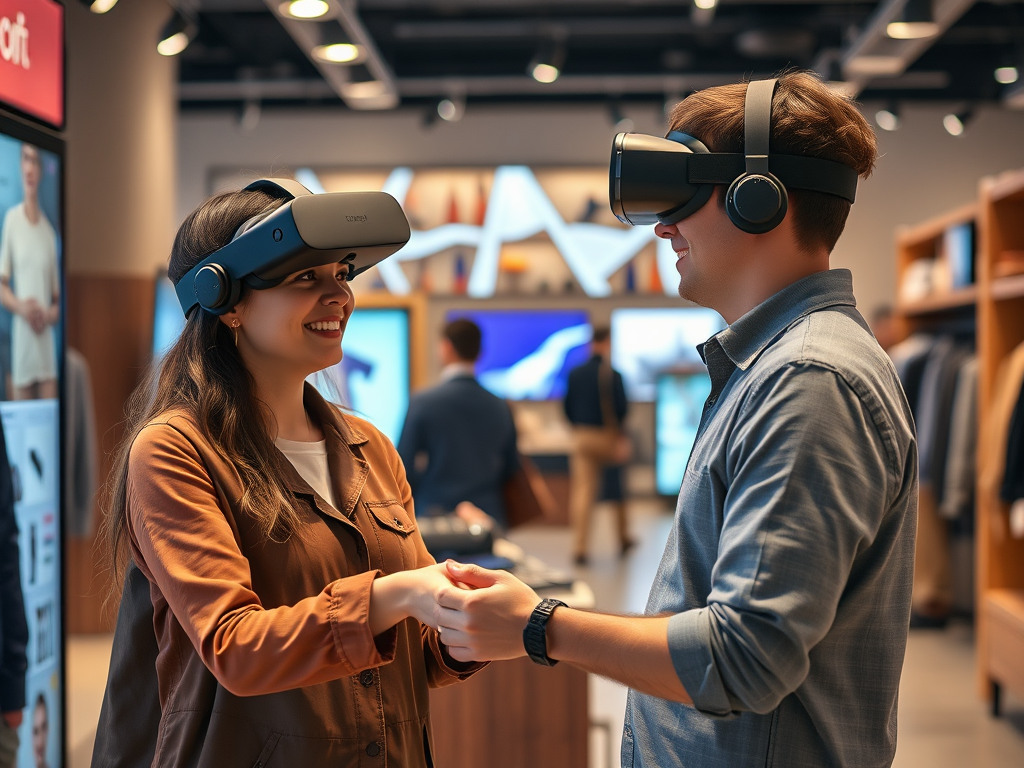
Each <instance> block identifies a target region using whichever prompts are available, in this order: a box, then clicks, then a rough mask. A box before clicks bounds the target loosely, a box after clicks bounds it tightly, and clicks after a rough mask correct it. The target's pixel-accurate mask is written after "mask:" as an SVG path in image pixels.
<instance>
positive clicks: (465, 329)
mask: <svg viewBox="0 0 1024 768" xmlns="http://www.w3.org/2000/svg"><path fill="white" fill-rule="evenodd" d="M444 337H445V338H446V339H448V341H450V342H451V344H452V347H453V348H454V349H455V354H457V355H458V356H459V359H461V360H465V361H466V362H467V363H474V362H476V359H477V358H478V357H480V345H481V342H482V341H483V334H482V333H481V332H480V326H479V325H477V324H476V323H474V322H473V321H472V320H470V319H468V318H465V317H460V318H457V319H455V320H452V321H451V322H450V323H448V325H446V326H445V327H444Z"/></svg>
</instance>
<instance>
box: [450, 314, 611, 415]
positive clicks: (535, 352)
mask: <svg viewBox="0 0 1024 768" xmlns="http://www.w3.org/2000/svg"><path fill="white" fill-rule="evenodd" d="M460 317H464V318H467V319H469V320H472V321H473V322H474V323H476V324H477V325H479V326H480V331H481V333H482V334H483V342H482V346H481V351H480V358H479V359H478V360H477V364H476V372H477V378H478V379H479V381H480V383H481V384H482V385H483V386H484V387H486V388H487V389H488V390H490V391H491V392H493V393H494V394H495V395H497V396H498V397H501V398H504V399H506V400H560V399H562V398H563V397H565V390H566V385H567V383H568V379H569V371H571V370H572V369H573V368H575V367H576V366H578V365H582V364H583V363H585V362H586V361H587V359H588V358H589V356H590V351H589V344H590V337H591V334H592V332H593V330H592V328H591V327H590V320H589V317H588V315H587V313H586V312H583V311H579V310H480V311H462V310H452V311H451V312H449V313H448V317H447V319H448V321H449V322H450V321H452V320H455V319H457V318H460Z"/></svg>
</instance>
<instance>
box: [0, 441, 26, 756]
mask: <svg viewBox="0 0 1024 768" xmlns="http://www.w3.org/2000/svg"><path fill="white" fill-rule="evenodd" d="M27 646H28V623H27V622H26V620H25V598H24V595H23V592H22V589H21V554H20V550H19V548H18V523H17V520H16V519H15V517H14V488H13V483H12V481H11V467H10V465H9V464H8V463H7V443H6V440H5V439H4V431H3V427H2V426H0V768H14V765H15V764H16V762H17V757H18V744H19V738H18V727H19V726H20V725H21V721H22V718H23V710H24V708H25V671H26V670H27V669H28V655H27V654H26V647H27Z"/></svg>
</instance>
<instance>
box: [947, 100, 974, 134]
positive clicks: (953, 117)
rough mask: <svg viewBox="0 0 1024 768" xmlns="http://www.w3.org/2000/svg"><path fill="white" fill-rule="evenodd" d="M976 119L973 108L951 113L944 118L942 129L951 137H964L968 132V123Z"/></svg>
mask: <svg viewBox="0 0 1024 768" xmlns="http://www.w3.org/2000/svg"><path fill="white" fill-rule="evenodd" d="M973 117H974V110H973V109H972V108H971V107H968V108H967V109H963V110H961V111H959V112H955V113H954V112H951V113H949V114H948V115H946V116H945V117H943V118H942V127H943V128H945V129H946V133H948V134H949V135H950V136H962V135H963V133H964V131H966V130H967V123H969V122H970V121H971V119H972V118H973Z"/></svg>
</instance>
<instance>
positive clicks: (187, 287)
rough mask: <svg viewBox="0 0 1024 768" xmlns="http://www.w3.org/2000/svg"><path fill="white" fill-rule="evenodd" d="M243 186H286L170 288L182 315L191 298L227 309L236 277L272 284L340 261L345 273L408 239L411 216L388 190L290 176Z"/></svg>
mask: <svg viewBox="0 0 1024 768" xmlns="http://www.w3.org/2000/svg"><path fill="white" fill-rule="evenodd" d="M246 189H266V190H270V191H272V192H274V193H276V194H280V193H281V192H284V193H285V194H286V195H288V196H289V197H290V199H289V200H288V201H287V202H286V203H285V204H284V205H282V206H281V207H280V208H277V209H276V210H273V211H271V212H270V213H268V214H261V215H260V216H257V217H254V218H252V219H250V220H249V221H247V222H245V223H244V224H242V226H241V227H239V229H238V232H237V233H236V234H235V237H234V239H233V240H232V241H231V242H230V243H228V244H227V245H225V246H224V247H223V248H221V249H220V250H217V251H214V252H213V253H212V254H210V255H209V256H207V257H206V258H205V259H203V260H202V261H201V262H199V263H198V264H197V265H196V266H195V267H193V268H192V269H191V270H189V271H188V272H187V273H186V274H185V275H184V276H183V277H182V278H181V280H179V281H178V284H177V285H176V286H175V287H174V290H175V292H176V293H177V295H178V302H179V303H180V304H181V309H182V311H183V312H184V313H185V315H186V316H188V314H189V312H190V311H191V310H192V309H193V307H195V306H196V305H197V304H198V305H199V306H201V307H202V308H203V309H204V310H206V311H207V312H209V313H211V314H214V315H223V314H225V313H227V312H230V311H231V310H232V309H233V308H234V307H235V305H236V304H237V303H238V301H239V298H240V297H241V294H242V284H243V283H245V284H246V285H248V286H250V287H252V288H256V289H263V288H273V287H274V286H276V285H280V284H281V281H282V280H284V278H285V277H287V276H288V275H290V274H292V273H294V272H298V271H299V270H302V269H309V268H312V267H319V266H321V265H323V264H332V263H335V262H345V263H347V264H348V268H349V273H348V277H349V279H350V280H351V279H352V278H353V277H355V276H356V275H358V274H360V273H361V272H365V271H366V270H367V269H369V268H370V267H372V266H373V265H374V264H376V263H377V262H379V261H382V260H384V259H386V258H387V257H388V256H390V255H391V254H393V253H394V252H395V251H397V250H398V249H400V248H401V247H402V246H403V245H405V244H406V243H407V242H409V234H410V233H409V221H408V219H406V218H405V213H404V212H403V211H402V206H400V205H399V204H398V201H397V200H395V198H393V197H392V196H391V195H389V194H387V193H386V192H327V193H323V194H318V195H314V194H313V193H312V192H310V191H309V190H308V189H306V188H305V187H304V186H302V185H301V184H299V183H298V182H297V181H292V180H291V179H260V180H259V181H254V182H253V183H252V184H250V185H249V186H247V187H246Z"/></svg>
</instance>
